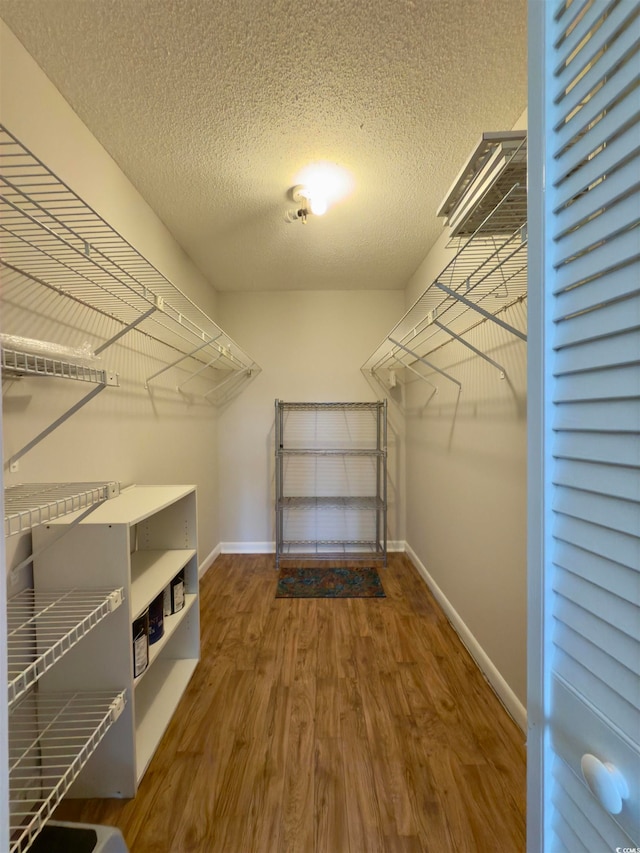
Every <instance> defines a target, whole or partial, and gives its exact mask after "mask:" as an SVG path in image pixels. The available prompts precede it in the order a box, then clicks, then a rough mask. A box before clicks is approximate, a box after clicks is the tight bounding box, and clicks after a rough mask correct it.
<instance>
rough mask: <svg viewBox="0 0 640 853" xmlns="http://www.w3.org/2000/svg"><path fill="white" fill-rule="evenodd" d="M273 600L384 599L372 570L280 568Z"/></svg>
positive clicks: (374, 571) (375, 573) (379, 584)
mask: <svg viewBox="0 0 640 853" xmlns="http://www.w3.org/2000/svg"><path fill="white" fill-rule="evenodd" d="M276 598H385V593H384V589H383V588H382V581H381V580H380V575H379V574H378V571H377V569H374V568H362V569H337V568H314V569H301V568H283V569H281V570H280V575H279V577H278V588H277V590H276Z"/></svg>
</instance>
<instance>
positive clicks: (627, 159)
mask: <svg viewBox="0 0 640 853" xmlns="http://www.w3.org/2000/svg"><path fill="white" fill-rule="evenodd" d="M530 5H531V9H530V24H531V26H532V31H531V43H530V50H531V52H532V55H531V60H530V63H531V64H530V74H531V75H535V74H536V69H537V76H534V77H533V79H532V80H531V82H530V114H529V125H530V142H529V150H530V152H531V150H532V147H534V146H535V145H536V139H537V140H538V149H540V148H542V151H540V150H538V151H537V153H536V154H535V155H534V156H533V157H532V160H531V161H530V187H529V193H530V204H531V212H532V217H531V218H532V226H533V230H534V232H535V233H534V234H530V239H529V247H530V256H531V255H533V254H534V253H535V254H537V257H536V259H535V260H534V262H533V264H532V267H531V279H530V293H531V292H532V291H533V290H534V289H538V290H537V292H538V293H539V294H541V295H542V298H541V299H540V300H539V308H540V311H539V314H538V318H539V320H540V325H539V334H540V337H541V341H540V342H539V350H538V349H537V348H536V346H535V345H534V353H535V354H536V357H538V356H539V361H538V368H539V367H540V364H542V379H541V380H539V386H540V387H539V389H538V390H539V400H538V402H539V408H538V410H537V412H536V408H535V407H536V403H535V401H533V403H534V412H533V418H534V421H535V419H536V417H537V416H538V415H539V416H540V420H539V423H540V425H541V426H540V429H541V430H542V433H543V434H542V436H541V439H540V440H539V441H538V440H537V439H536V438H535V437H534V446H535V447H537V448H538V450H539V458H538V462H539V464H540V466H541V472H542V473H541V475H540V476H538V473H537V472H536V470H535V462H536V460H535V458H534V457H533V456H530V461H531V463H532V467H531V472H530V473H531V483H530V499H531V500H532V501H541V503H540V510H537V509H536V508H535V507H534V508H533V509H532V512H531V515H530V521H531V518H532V517H533V518H536V517H538V519H539V522H540V527H541V529H542V530H543V534H542V537H541V545H540V548H539V552H538V551H537V550H536V546H535V544H534V547H533V549H531V548H530V559H531V556H532V554H533V555H534V558H535V559H536V560H537V559H539V562H540V565H539V566H538V565H535V564H534V565H531V570H532V572H534V573H535V572H538V571H541V572H542V578H541V582H540V585H539V587H538V593H540V594H539V596H538V597H536V595H535V594H534V595H533V597H532V605H533V610H532V614H531V616H532V619H534V620H536V619H537V618H539V624H540V628H539V631H538V632H537V635H536V629H535V626H534V629H533V630H532V631H531V633H530V639H531V640H532V641H533V643H535V641H536V638H537V641H538V643H539V645H540V649H541V650H542V651H541V652H540V650H539V649H538V648H537V647H533V648H532V649H531V654H532V656H533V659H534V660H536V659H537V660H538V661H539V663H540V666H539V671H538V673H537V677H538V678H540V681H541V682H542V685H543V686H542V689H541V690H540V688H539V686H537V685H536V684H535V683H534V684H533V685H532V692H531V697H530V712H529V713H530V717H531V723H532V726H531V737H530V745H531V759H532V764H531V767H530V784H531V785H532V786H535V785H536V784H539V785H540V797H541V801H540V803H539V804H538V807H539V808H538V810H537V809H536V807H535V804H534V798H535V796H536V794H535V793H533V792H531V791H530V804H534V807H533V808H531V821H532V825H531V828H530V839H531V840H530V849H531V850H534V849H535V850H543V851H544V853H552V851H563V850H566V851H569V853H578V851H583V850H586V851H589V852H590V853H601V851H613V850H616V849H625V848H627V849H628V848H633V849H635V848H636V847H638V849H640V712H639V707H640V642H639V632H640V228H639V222H640V192H639V187H640V156H639V151H640V124H639V119H640V89H639V88H638V86H639V82H638V81H639V78H640V55H639V52H638V45H639V42H640V17H639V15H640V2H638V0H573V2H567V0H563V2H558V0H547V2H540V0H533V2H532V3H531V4H530ZM540 42H542V44H541V43H540ZM542 47H544V50H542V49H541V48H542ZM534 50H535V51H536V54H535V55H533V51H534ZM538 98H539V100H538V101H537V103H532V102H533V101H536V100H537V99H538ZM536 121H540V122H541V127H534V125H533V123H532V122H536ZM536 134H537V135H536ZM534 168H535V170H536V171H535V173H534ZM543 176H544V177H543ZM543 182H544V189H543ZM536 194H537V196H536ZM532 238H533V240H535V243H533V244H532ZM534 333H535V332H534ZM531 357H532V353H531V351H530V358H531ZM535 370H536V366H535V365H533V366H532V367H531V369H530V375H533V373H532V372H533V371H535ZM533 385H534V386H535V381H534V383H533ZM534 393H535V387H534ZM534 428H537V427H535V426H534ZM537 513H539V514H538V515H536V514H537ZM535 535H536V532H535V531H533V536H534V537H535ZM534 593H535V591H534ZM537 601H539V603H540V609H539V615H538V614H536V612H535V605H536V602H537ZM532 673H534V675H535V667H534V668H533V669H532ZM535 738H537V739H538V743H537V744H535V743H533V742H532V741H533V739H535ZM587 754H591V755H593V756H595V758H596V759H598V760H599V761H600V762H602V764H603V765H605V766H603V767H599V765H597V764H596V763H595V761H594V760H592V759H586V761H587V762H591V766H593V767H594V768H596V769H597V773H598V776H597V778H598V779H599V780H603V781H602V784H603V785H604V786H605V788H607V786H609V788H610V790H609V789H608V788H607V790H608V793H609V794H610V796H611V800H612V802H611V804H610V805H611V806H612V807H613V811H614V812H616V811H617V808H618V805H620V804H621V806H622V808H621V811H619V812H618V813H611V812H610V811H608V810H607V808H606V807H605V806H604V805H602V804H601V802H600V801H599V800H598V798H597V797H596V796H595V795H594V794H593V793H592V791H591V790H590V789H589V788H588V786H587V784H586V783H585V779H584V776H583V773H582V770H581V762H582V759H583V756H585V755H587ZM607 763H610V764H612V765H614V766H615V767H616V768H618V770H619V771H620V772H621V774H622V776H623V777H624V778H625V779H626V782H627V784H628V789H629V790H628V792H626V796H625V798H624V799H622V798H621V799H620V802H616V800H617V794H616V792H618V794H619V793H622V794H625V792H624V786H623V785H617V784H616V782H615V779H614V778H613V774H612V773H611V771H610V768H607V767H606V764H607ZM598 784H600V783H599V782H598ZM603 790H604V789H603ZM536 811H538V813H536Z"/></svg>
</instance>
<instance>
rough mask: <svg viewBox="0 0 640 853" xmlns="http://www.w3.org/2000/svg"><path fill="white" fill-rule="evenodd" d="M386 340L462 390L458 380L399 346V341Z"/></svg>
mask: <svg viewBox="0 0 640 853" xmlns="http://www.w3.org/2000/svg"><path fill="white" fill-rule="evenodd" d="M388 340H389V341H391V343H392V344H393V345H394V346H396V347H400V349H402V350H404V351H405V352H408V353H409V355H412V356H413V357H414V358H415V359H417V360H418V361H421V362H422V363H423V364H426V365H427V367H430V368H431V369H432V370H435V371H436V373H440V374H441V375H442V376H444V377H445V379H448V380H449V381H450V382H453V383H455V384H456V385H457V386H458V388H462V382H458V380H457V379H454V378H453V376H449V374H448V373H445V371H444V370H441V369H440V368H439V367H436V366H435V364H432V363H431V362H430V361H427V359H426V358H423V357H422V356H421V355H418V353H416V352H414V351H413V350H411V349H409V347H406V346H405V345H404V344H401V343H400V341H396V340H395V339H394V338H388Z"/></svg>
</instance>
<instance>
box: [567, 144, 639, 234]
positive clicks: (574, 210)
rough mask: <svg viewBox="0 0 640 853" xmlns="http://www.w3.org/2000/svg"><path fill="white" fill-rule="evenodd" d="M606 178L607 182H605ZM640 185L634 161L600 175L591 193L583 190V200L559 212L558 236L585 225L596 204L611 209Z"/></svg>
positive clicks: (595, 180)
mask: <svg viewBox="0 0 640 853" xmlns="http://www.w3.org/2000/svg"><path fill="white" fill-rule="evenodd" d="M596 162H597V161H596ZM600 165H602V164H600ZM605 176H606V178H607V180H606V181H605V180H603V178H604V177H605ZM595 182H597V183H595ZM639 184H640V175H638V169H637V163H634V162H633V160H631V161H630V162H628V163H625V164H623V165H622V166H620V167H619V168H618V169H616V170H615V171H614V172H611V173H609V174H607V173H606V172H605V173H604V174H601V175H598V176H597V177H596V178H595V179H594V185H593V186H592V187H591V188H590V189H589V192H586V191H585V190H583V191H582V192H583V195H582V197H581V198H579V199H577V201H575V202H574V203H573V204H572V205H571V206H570V207H565V208H562V209H561V210H560V211H559V212H558V214H557V225H556V228H557V231H556V233H557V235H558V236H561V237H564V236H565V235H566V234H567V233H568V232H569V231H571V230H572V229H574V228H577V227H578V225H581V224H582V223H584V222H585V221H586V220H587V219H588V217H590V216H591V215H592V213H593V206H594V202H595V204H598V205H601V206H602V207H603V208H604V207H610V206H611V205H612V204H614V203H615V202H617V201H619V200H621V199H623V198H624V196H625V195H629V194H630V193H634V192H635V191H636V190H637V189H638V185H639ZM589 193H592V194H593V197H592V198H589ZM592 222H594V223H595V222H597V219H595V220H592Z"/></svg>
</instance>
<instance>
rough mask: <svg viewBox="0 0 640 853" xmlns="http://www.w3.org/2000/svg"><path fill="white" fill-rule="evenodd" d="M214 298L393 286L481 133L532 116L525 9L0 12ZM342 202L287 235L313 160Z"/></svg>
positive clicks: (489, 5)
mask: <svg viewBox="0 0 640 853" xmlns="http://www.w3.org/2000/svg"><path fill="white" fill-rule="evenodd" d="M0 17H2V18H3V19H4V21H5V22H6V23H7V25H8V26H9V27H10V29H12V30H13V32H14V33H15V34H16V35H17V37H18V38H19V39H20V41H21V42H22V43H23V44H24V46H25V47H26V48H27V50H28V51H29V52H30V53H31V54H32V55H33V56H34V57H35V59H36V60H37V62H38V63H39V65H40V66H41V67H42V68H43V69H44V71H45V72H46V74H47V75H48V76H49V78H50V79H51V80H52V81H53V82H54V83H55V85H56V86H57V87H58V89H59V90H60V91H61V92H62V94H63V95H64V97H65V98H66V99H67V100H68V102H69V103H70V104H71V106H72V107H73V108H74V110H75V111H76V113H77V114H78V115H79V116H80V118H81V119H82V120H83V121H84V122H85V124H86V125H87V126H88V127H89V128H90V130H91V131H92V132H93V134H94V135H95V136H96V137H97V138H98V139H99V140H100V142H101V143H102V144H103V145H104V147H105V148H106V149H107V150H108V151H109V153H110V154H111V155H112V156H113V158H114V159H115V160H116V162H117V163H118V164H119V165H120V167H121V168H122V169H123V171H124V172H125V173H126V174H127V176H128V177H129V178H130V180H131V181H132V182H133V183H134V184H135V185H136V187H137V188H138V190H139V191H140V192H141V194H142V195H143V196H144V197H145V199H146V200H147V201H148V202H149V204H150V205H151V206H152V207H153V208H154V209H155V210H156V212H157V213H158V215H159V216H160V217H161V219H162V220H163V221H164V222H165V223H166V225H167V226H168V227H169V228H170V230H171V231H172V233H173V234H174V235H175V237H176V239H177V240H178V242H179V243H180V244H181V245H182V246H183V247H184V249H185V250H186V251H187V252H188V254H189V255H190V256H191V257H192V258H193V259H194V261H195V262H196V264H197V265H198V266H199V267H200V269H201V270H202V271H203V272H204V274H205V275H206V276H207V278H208V279H209V280H210V281H211V283H212V284H213V285H214V286H215V287H216V289H218V290H290V289H328V290H332V289H350V288H355V289H362V288H371V289H377V288H389V289H394V288H402V287H404V285H405V284H406V282H407V280H408V278H409V277H410V276H411V274H412V273H413V272H414V271H415V269H416V268H417V266H418V265H419V263H420V262H421V261H422V259H423V258H424V256H425V255H426V253H427V251H428V250H429V248H430V246H431V245H432V244H433V242H434V241H435V239H436V238H437V237H438V235H439V233H440V232H441V229H442V221H441V220H439V219H438V218H437V217H436V215H435V211H436V209H437V207H438V205H439V203H440V202H441V200H442V198H443V196H444V195H445V193H446V191H447V189H448V188H449V186H450V184H451V183H452V181H453V179H454V178H455V176H456V174H457V173H458V171H459V169H460V168H461V166H462V165H463V163H464V161H465V160H466V159H467V156H468V155H469V153H470V152H471V150H472V148H473V147H474V146H475V144H476V142H477V140H478V138H479V136H480V134H481V133H482V132H483V131H486V130H505V129H509V128H511V127H512V126H513V124H514V123H515V122H516V120H517V119H518V117H519V116H520V114H521V113H522V111H523V110H524V109H525V107H526V0H0ZM316 160H323V161H330V162H333V163H336V164H339V165H340V166H343V167H345V168H347V169H349V170H350V171H351V172H352V174H353V178H354V181H355V187H354V191H353V193H352V195H351V196H350V197H349V198H348V199H347V200H345V201H343V202H342V203H341V204H339V205H336V206H335V207H334V208H333V209H331V210H330V211H329V212H328V213H327V214H326V216H324V217H322V218H317V217H314V218H313V219H312V220H310V221H309V222H308V224H307V225H305V226H303V225H302V224H301V223H300V222H296V223H293V224H288V223H286V222H285V220H284V216H285V213H286V211H287V210H288V209H289V208H291V207H292V205H291V203H290V202H289V201H288V200H287V191H288V189H289V188H290V187H291V186H292V185H293V184H294V183H296V181H295V176H296V173H297V172H298V171H299V170H300V169H301V168H302V167H304V166H306V165H308V164H309V163H311V162H313V161H316Z"/></svg>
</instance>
